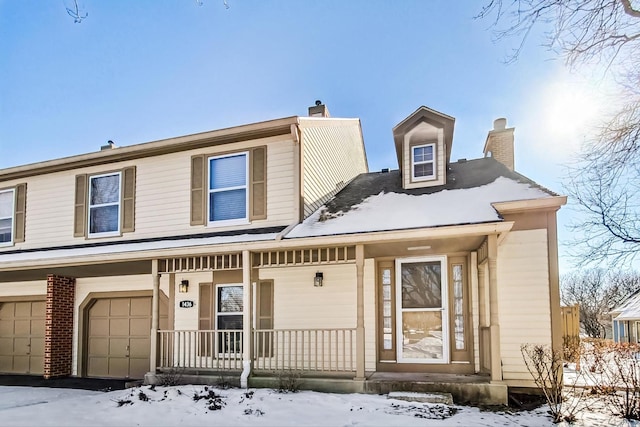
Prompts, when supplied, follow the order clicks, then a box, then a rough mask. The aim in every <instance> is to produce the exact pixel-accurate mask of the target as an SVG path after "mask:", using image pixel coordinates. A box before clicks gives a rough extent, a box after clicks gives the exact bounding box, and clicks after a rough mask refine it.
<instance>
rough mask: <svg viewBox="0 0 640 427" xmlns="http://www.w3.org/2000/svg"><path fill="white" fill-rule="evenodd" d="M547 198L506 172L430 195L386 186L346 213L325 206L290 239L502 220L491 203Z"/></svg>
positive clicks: (289, 236)
mask: <svg viewBox="0 0 640 427" xmlns="http://www.w3.org/2000/svg"><path fill="white" fill-rule="evenodd" d="M546 197H552V195H551V194H549V193H548V192H546V191H544V190H542V189H541V188H539V187H536V186H534V185H532V184H531V183H527V182H525V183H522V182H518V181H516V180H513V179H510V178H506V177H503V176H501V177H498V178H497V179H496V180H495V181H493V182H491V183H489V184H486V185H481V186H478V187H472V188H462V189H453V190H447V189H445V190H442V191H439V192H434V193H430V194H420V195H413V194H404V193H395V192H387V193H385V192H384V191H380V193H378V194H376V195H372V196H369V197H367V198H366V199H364V200H363V201H362V202H361V203H359V204H357V205H354V206H351V207H350V209H349V210H348V211H346V212H345V211H339V212H335V213H332V212H330V211H329V210H328V209H327V208H326V206H322V207H320V208H319V209H318V210H317V211H316V212H314V213H313V214H312V215H311V216H310V217H309V218H307V219H306V220H305V221H304V222H303V223H302V224H300V225H298V226H297V227H295V228H294V229H293V230H292V231H291V232H290V233H289V234H287V236H286V238H296V237H311V236H327V235H335V234H346V233H363V232H372V231H387V230H401V229H409V228H423V227H437V226H444V225H459V224H473V223H483V222H491V221H501V220H502V218H501V217H500V216H499V215H498V213H497V212H496V210H495V209H494V208H493V207H492V206H491V203H496V202H509V201H516V200H528V199H540V198H546Z"/></svg>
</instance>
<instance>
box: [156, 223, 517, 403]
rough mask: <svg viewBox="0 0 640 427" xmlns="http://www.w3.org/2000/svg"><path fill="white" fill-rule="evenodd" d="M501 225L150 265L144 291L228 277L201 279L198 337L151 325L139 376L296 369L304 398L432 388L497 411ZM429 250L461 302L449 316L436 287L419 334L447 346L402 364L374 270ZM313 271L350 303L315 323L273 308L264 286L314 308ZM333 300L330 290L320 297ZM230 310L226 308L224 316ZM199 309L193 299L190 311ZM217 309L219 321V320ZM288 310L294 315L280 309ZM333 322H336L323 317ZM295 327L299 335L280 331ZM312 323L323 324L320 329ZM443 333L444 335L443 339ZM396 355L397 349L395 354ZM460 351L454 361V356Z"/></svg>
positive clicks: (241, 378) (257, 378) (251, 378)
mask: <svg viewBox="0 0 640 427" xmlns="http://www.w3.org/2000/svg"><path fill="white" fill-rule="evenodd" d="M509 227H510V224H504V223H502V224H491V225H483V226H477V225H475V226H470V227H466V229H464V230H462V232H461V229H460V228H461V227H456V230H455V232H454V231H453V230H444V228H443V229H439V230H431V232H430V233H429V236H426V235H425V236H421V235H420V234H421V233H422V231H418V232H413V233H411V238H409V237H408V236H409V233H406V232H401V233H393V234H394V235H395V236H394V241H391V242H390V241H384V239H380V238H379V237H378V238H377V239H375V240H374V239H373V238H372V239H371V240H370V241H366V240H367V238H366V237H365V238H363V240H365V241H364V242H361V243H358V244H355V245H345V246H318V247H315V248H311V249H309V248H301V249H298V248H290V249H282V250H276V251H270V250H264V251H256V252H250V251H248V250H244V251H242V252H238V253H236V254H232V255H233V256H234V259H235V260H236V261H235V263H234V264H233V265H227V266H215V265H211V264H210V263H209V264H207V262H206V261H204V258H206V257H189V258H183V260H182V261H179V262H176V260H175V259H164V260H156V261H154V265H155V266H156V267H155V268H157V270H156V272H155V274H154V277H155V279H154V288H156V287H158V286H159V283H160V276H164V275H168V276H169V280H170V282H172V283H173V288H174V289H175V287H176V286H177V283H178V282H181V281H182V280H189V279H183V277H187V278H188V277H190V276H189V274H190V273H194V272H196V271H198V270H200V271H212V272H213V274H214V277H215V274H216V273H215V272H216V271H234V272H235V273H234V274H237V276H234V277H236V278H237V279H238V280H236V281H234V280H227V282H228V283H222V282H220V283H216V282H215V279H214V280H213V285H212V288H211V289H212V290H211V292H212V293H214V294H216V297H214V300H215V298H218V299H219V300H216V301H215V302H214V305H216V307H217V308H216V310H217V311H216V313H217V314H215V316H217V317H216V321H215V322H213V323H211V322H210V323H208V324H207V325H209V326H213V327H209V328H202V325H203V320H202V319H203V318H204V317H203V315H202V313H201V314H200V315H199V316H198V318H199V319H200V322H199V325H200V328H199V329H195V328H194V329H189V328H182V329H179V328H176V327H175V325H176V324H177V323H179V322H177V323H174V328H173V329H170V330H160V329H159V328H158V327H157V323H156V322H155V319H154V322H153V325H154V326H155V328H153V331H152V336H153V341H154V342H153V343H152V357H151V359H150V362H151V363H150V365H151V366H150V372H149V374H148V375H147V377H146V379H147V381H148V382H154V381H156V379H154V377H155V376H156V374H160V375H161V374H162V373H163V372H169V371H176V370H179V371H180V372H182V374H183V375H184V376H185V378H189V380H190V381H199V382H215V381H214V380H215V379H216V378H220V377H221V376H225V377H235V378H237V379H238V384H239V385H243V386H249V385H251V386H254V385H255V386H258V385H261V384H262V385H268V384H273V381H274V376H277V375H278V373H282V372H296V373H298V374H299V375H301V376H302V377H303V378H304V383H305V384H306V386H305V387H308V388H312V389H315V390H324V389H326V390H344V391H361V392H376V393H377V392H385V391H394V390H395V391H412V390H413V391H437V390H436V389H437V388H444V389H451V390H454V391H455V390H458V391H456V395H457V396H459V397H458V398H457V399H458V400H459V401H482V403H490V402H489V401H488V400H487V399H489V400H491V399H493V403H504V402H506V385H504V384H502V383H501V380H502V371H501V367H500V348H499V323H498V314H497V313H498V307H497V270H496V265H497V247H498V244H499V239H500V233H505V232H507V231H508V229H509ZM462 228H464V227H462ZM390 234H391V233H390ZM400 234H402V236H400ZM425 234H426V233H425ZM452 235H455V238H452ZM381 240H382V241H381ZM284 244H285V245H286V244H291V243H290V242H286V243H284ZM416 248H417V249H416ZM436 254H437V256H438V257H440V258H442V259H443V260H451V259H453V260H457V261H456V262H459V264H460V265H461V266H464V270H462V268H461V269H460V271H461V272H462V271H464V285H463V286H464V287H463V288H461V289H463V293H464V298H465V302H464V304H457V305H458V308H455V307H454V305H456V301H455V298H454V297H453V296H449V294H450V293H451V291H450V290H448V289H444V288H447V287H448V285H447V286H443V290H442V295H444V300H443V301H444V302H443V303H442V305H441V306H440V307H439V308H438V309H437V310H440V312H442V313H444V314H443V316H444V317H443V320H442V322H441V324H440V326H438V327H436V328H433V331H432V332H431V333H430V334H431V337H434V336H436V337H437V336H438V335H440V337H442V338H441V344H440V345H441V347H442V348H443V349H444V347H445V346H450V347H451V349H452V350H448V349H447V350H442V354H441V355H440V359H441V360H440V362H441V363H420V361H416V360H410V358H406V360H404V362H405V363H402V362H403V361H402V360H401V359H400V358H399V357H398V356H397V355H398V354H400V355H401V353H399V350H398V348H399V347H401V346H403V343H407V342H409V341H411V340H410V339H409V337H406V336H404V337H403V334H408V333H409V332H407V331H405V329H407V328H405V327H404V326H400V324H401V323H402V322H403V320H402V319H403V318H402V313H400V312H398V313H396V312H394V313H392V314H388V313H387V314H388V316H387V317H391V318H392V322H391V323H393V324H394V325H393V326H392V331H391V332H389V330H388V328H386V327H387V326H389V325H387V324H385V319H384V317H385V312H384V311H385V305H388V304H385V297H384V293H385V292H386V291H384V290H383V279H382V275H381V268H382V267H384V266H385V265H389V264H392V265H393V266H394V267H396V268H397V267H400V268H402V266H403V264H402V260H405V259H407V258H411V259H413V258H425V259H427V260H432V259H433V258H434V257H436ZM191 258H193V259H191ZM197 258H200V260H197ZM436 258H437V257H436ZM398 260H400V261H398ZM439 265H440V264H439ZM441 265H442V268H443V270H447V273H448V272H449V270H450V267H451V266H450V264H446V263H445V261H442V263H441ZM314 273H315V275H314ZM318 273H320V277H321V278H322V277H323V279H324V280H325V289H324V291H325V293H326V292H332V291H329V289H333V290H336V289H338V288H339V289H341V290H345V289H346V290H347V291H348V292H350V293H348V294H346V293H345V294H344V295H343V294H340V295H339V297H341V298H342V297H344V298H346V299H348V300H349V301H351V302H352V304H350V305H347V304H345V308H344V309H341V310H342V311H341V312H340V313H338V312H337V311H335V310H336V309H335V308H331V307H325V309H324V310H325V311H326V312H325V317H324V320H323V319H322V318H320V319H318V318H312V317H313V316H314V315H315V316H316V317H317V316H318V312H316V313H315V314H314V313H313V312H312V310H307V313H308V316H306V317H305V316H302V315H298V314H299V313H298V312H300V313H302V312H303V311H304V310H305V309H302V311H300V308H299V307H298V308H295V307H291V306H289V305H285V303H284V302H282V300H281V299H279V298H281V297H280V295H283V293H280V294H278V292H276V293H275V294H274V292H273V289H274V287H276V288H278V287H282V288H283V289H284V288H286V289H287V290H286V291H285V290H283V291H282V292H286V293H287V295H288V298H292V301H293V300H295V299H296V298H297V299H298V300H301V299H304V303H303V304H302V305H303V307H311V304H312V303H311V302H310V301H312V302H313V301H314V300H315V299H317V300H318V301H317V302H318V304H320V303H321V300H322V298H324V297H323V296H322V295H321V294H320V293H319V292H322V290H319V291H318V290H316V291H315V292H316V294H311V293H308V290H309V289H314V288H320V289H322V282H320V283H319V284H318V283H317V282H316V280H317V279H316V277H317V276H318ZM393 276H394V278H396V277H400V276H401V273H400V272H398V273H397V274H396V273H393ZM321 280H322V279H321ZM400 280H402V279H400ZM224 281H225V280H223V282H224ZM334 281H337V282H339V283H337V284H336V283H333V282H334ZM230 283H231V284H233V283H235V287H236V288H237V289H235V290H234V292H235V294H233V295H231V294H232V293H233V292H227V290H229V291H231V289H226V288H224V287H225V286H228V285H229V284H230ZM461 283H462V282H461ZM314 285H315V286H314ZM294 286H295V289H301V288H304V289H305V291H304V292H303V291H298V292H300V294H299V295H297V296H296V295H294V296H291V295H290V290H291V289H293V287H294ZM399 286H400V285H399ZM461 286H462V285H461ZM397 293H401V290H397ZM397 293H396V291H394V294H397ZM227 294H228V295H227ZM154 295H155V292H154ZM225 295H227V296H225ZM266 295H270V296H266ZM398 295H399V294H398ZM175 297H176V298H179V297H180V296H179V295H175ZM200 297H201V298H202V288H201V290H200ZM336 297H338V294H335V295H334V297H332V298H336ZM224 298H228V299H229V301H230V302H231V303H232V304H231V305H229V306H226V305H225V304H226V303H224V302H220V301H221V300H220V299H224ZM350 298H353V300H351V299H350ZM448 298H449V299H448ZM461 298H462V297H461ZM232 300H233V301H232ZM274 300H275V301H274ZM187 301H188V300H187ZM240 301H241V303H240ZM276 301H279V302H276ZM458 302H460V301H458ZM286 303H287V304H289V303H290V301H289V300H287V301H286ZM393 303H394V308H393V309H394V310H397V309H398V308H397V307H400V308H402V307H401V306H399V305H398V304H397V303H396V302H395V301H394V302H393ZM180 304H181V301H178V300H175V301H174V306H175V307H176V308H175V309H176V310H178V309H179V307H180ZM221 304H222V305H221ZM233 304H236V305H235V307H236V308H231V307H233V306H234V305H233ZM444 304H447V305H446V306H445V305H444ZM201 307H202V303H200V308H199V309H198V310H201ZM238 307H240V308H238ZM348 307H350V310H349V308H348ZM227 309H228V310H230V311H229V313H231V314H230V315H229V316H228V317H225V314H224V313H225V310H227ZM296 310H298V311H296ZM332 310H333V311H332ZM456 310H457V311H456ZM461 310H467V311H464V312H463V311H461ZM214 311H215V310H214ZM291 311H295V313H288V312H291ZM409 311H410V310H409ZM424 311H428V310H424ZM334 313H335V315H334ZM234 314H236V315H238V317H236V318H235V319H232V318H231V317H230V316H231V315H234ZM215 316H214V317H215ZM340 316H342V317H341V319H343V318H344V319H345V320H343V321H342V320H341V321H340V322H337V321H332V320H333V319H334V318H335V317H340ZM350 316H351V317H350ZM456 316H458V317H459V318H456ZM462 317H464V320H463V322H464V326H463V327H462V329H461V328H459V327H458V328H457V329H456V321H457V320H458V321H459V320H460V319H461V318H462ZM283 318H286V319H289V321H284V320H282V319H283ZM348 319H352V320H348ZM227 320H229V321H227ZM296 322H297V323H298V324H299V325H298V326H299V327H292V326H295V325H296ZM323 323H326V324H327V327H322V324H323ZM458 323H459V322H458ZM220 325H223V327H220ZM319 326H320V327H319ZM438 328H439V329H438ZM461 331H462V332H461ZM418 332H420V331H418ZM410 333H411V334H415V333H416V332H414V331H411V332H410ZM445 333H447V334H449V335H448V336H447V337H444V336H443V334H445ZM455 333H458V334H460V333H464V334H466V335H465V338H464V339H463V341H464V349H463V350H464V351H462V350H460V349H458V353H456V354H454V353H455V349H456V340H455ZM386 334H396V335H395V336H393V337H392V338H391V341H392V347H393V349H392V350H393V351H394V352H395V353H393V354H392V355H390V354H391V353H390V352H389V350H391V349H389V348H385V340H387V341H388V339H387V338H388V336H386ZM425 335H426V334H425ZM452 337H453V338H452ZM492 338H493V339H492ZM459 341H460V340H458V342H459ZM447 348H448V347H447ZM385 351H386V355H385ZM405 351H406V352H408V350H406V346H405ZM462 353H464V354H465V355H463V356H461V355H462ZM465 357H466V359H465ZM327 387H328V388H327ZM460 390H476V391H475V392H472V393H471V396H475V397H473V398H469V397H464V396H465V395H466V394H465V393H462V392H461V391H460ZM482 396H485V397H482ZM486 396H489V397H486ZM495 399H498V401H499V402H497V401H496V400H495Z"/></svg>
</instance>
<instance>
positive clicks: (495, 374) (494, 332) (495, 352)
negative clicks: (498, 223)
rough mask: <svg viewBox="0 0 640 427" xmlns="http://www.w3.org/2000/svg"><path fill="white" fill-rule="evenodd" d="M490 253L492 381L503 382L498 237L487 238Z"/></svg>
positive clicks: (490, 236) (492, 235)
mask: <svg viewBox="0 0 640 427" xmlns="http://www.w3.org/2000/svg"><path fill="white" fill-rule="evenodd" d="M487 243H488V252H489V256H488V258H489V304H490V307H489V331H490V334H491V381H502V363H501V357H500V318H499V313H500V312H499V311H498V236H496V235H495V234H491V235H489V236H488V238H487Z"/></svg>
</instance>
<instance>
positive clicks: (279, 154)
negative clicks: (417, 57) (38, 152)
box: [0, 103, 566, 403]
mask: <svg viewBox="0 0 640 427" xmlns="http://www.w3.org/2000/svg"><path fill="white" fill-rule="evenodd" d="M453 130H454V119H453V118H452V117H450V116H447V115H445V114H442V113H439V112H437V111H434V110H431V109H429V108H426V107H420V108H419V109H418V110H416V111H415V112H414V113H413V114H411V115H410V116H409V117H407V118H406V119H405V120H403V121H402V122H401V123H400V124H398V125H397V126H396V127H395V128H394V129H393V138H394V142H395V149H396V153H397V157H398V165H399V169H398V170H393V171H388V170H383V171H381V172H372V173H369V172H368V166H367V159H366V154H365V150H364V142H363V139H362V131H361V127H360V122H359V120H358V119H342V118H332V117H330V116H329V114H328V110H327V108H326V106H324V105H322V104H321V103H316V105H315V106H313V107H311V108H310V109H309V117H288V118H282V119H277V120H271V121H267V122H260V123H252V124H247V125H243V126H238V127H233V128H228V129H221V130H215V131H211V132H205V133H200V134H194V135H187V136H181V137H176V138H171V139H166V140H161V141H154V142H148V143H144V144H138V145H132V146H127V147H116V146H115V145H114V144H112V143H110V144H107V145H106V146H103V147H102V149H101V150H100V151H97V152H92V153H89V154H84V155H79V156H73V157H67V158H62V159H56V160H51V161H45V162H41V163H36V164H30V165H25V166H18V167H12V168H8V169H4V170H0V372H4V373H22V374H37V375H44V376H45V377H47V378H49V377H56V376H64V375H74V376H81V377H110V378H143V377H145V378H146V380H147V381H149V382H153V381H155V380H156V379H157V375H158V374H161V373H162V372H163V371H167V370H175V369H179V370H180V372H181V374H182V375H183V377H184V378H185V379H188V380H190V381H194V382H195V381H210V380H211V378H218V377H219V376H220V375H225V376H232V375H236V376H237V377H238V378H239V379H240V383H241V384H242V385H245V386H246V385H252V386H259V385H268V384H270V381H271V379H272V378H271V377H270V376H272V375H273V374H274V373H278V372H283V371H289V370H293V371H295V372H302V373H303V375H304V384H305V386H306V387H309V388H316V389H320V390H330V389H341V390H349V391H370V392H380V391H385V390H390V389H393V388H398V387H400V388H408V389H413V390H436V389H437V390H441V391H451V392H453V393H454V395H455V396H456V399H458V400H460V401H476V402H482V403H506V399H507V390H508V387H531V386H533V382H532V380H531V376H530V375H529V373H528V371H527V369H526V366H525V365H524V362H523V360H522V356H521V354H520V345H521V344H523V343H541V344H549V345H553V346H554V347H556V348H558V347H559V346H560V345H561V336H560V311H559V305H560V303H559V291H558V265H557V239H556V211H557V210H558V209H559V207H560V206H562V205H563V204H564V203H565V202H566V198H565V197H563V196H558V195H556V194H555V193H553V192H551V191H549V190H547V189H545V188H542V187H540V186H539V185H536V184H535V183H534V182H533V181H531V180H529V179H528V178H525V177H524V176H522V175H520V174H519V173H517V172H515V171H514V137H513V133H514V130H513V128H507V127H506V121H505V120H504V119H498V120H496V121H495V123H494V129H493V130H491V131H490V132H489V134H488V136H487V138H486V142H485V145H484V154H485V157H484V158H479V159H475V160H458V161H457V162H452V161H451V159H450V156H451V149H452V143H453Z"/></svg>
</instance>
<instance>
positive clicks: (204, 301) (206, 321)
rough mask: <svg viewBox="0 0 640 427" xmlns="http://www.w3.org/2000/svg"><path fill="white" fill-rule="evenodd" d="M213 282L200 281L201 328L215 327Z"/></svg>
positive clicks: (199, 315)
mask: <svg viewBox="0 0 640 427" xmlns="http://www.w3.org/2000/svg"><path fill="white" fill-rule="evenodd" d="M212 292H213V284H212V283H200V299H199V301H198V306H199V307H200V308H199V314H198V318H199V326H198V327H199V329H200V330H205V331H206V330H210V329H213V318H212V317H213V310H212V307H211V305H212V302H213V298H212Z"/></svg>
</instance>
